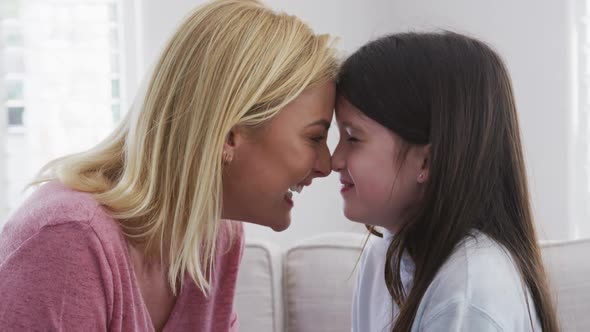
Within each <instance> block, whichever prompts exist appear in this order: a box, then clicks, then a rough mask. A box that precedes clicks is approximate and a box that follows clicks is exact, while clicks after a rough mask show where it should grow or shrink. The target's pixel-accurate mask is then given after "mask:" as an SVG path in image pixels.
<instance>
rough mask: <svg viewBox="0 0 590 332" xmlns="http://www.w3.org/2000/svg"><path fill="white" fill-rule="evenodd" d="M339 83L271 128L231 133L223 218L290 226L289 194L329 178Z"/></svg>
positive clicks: (310, 93)
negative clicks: (331, 131)
mask: <svg viewBox="0 0 590 332" xmlns="http://www.w3.org/2000/svg"><path fill="white" fill-rule="evenodd" d="M335 90H336V88H335V84H334V82H326V83H323V84H319V85H317V86H313V87H310V88H308V89H307V90H305V91H304V92H303V93H302V94H301V95H299V96H298V97H297V98H296V99H295V100H294V101H293V102H291V103H290V104H289V105H287V106H286V107H285V108H284V109H283V110H281V111H280V112H279V113H278V114H277V115H276V116H275V117H274V118H272V119H271V120H270V121H269V123H267V124H265V125H264V126H262V127H260V128H256V129H246V128H236V129H235V130H233V131H232V133H231V134H230V138H228V143H226V147H228V146H230V149H231V151H232V152H233V160H232V161H231V162H230V163H229V164H227V165H225V166H224V174H223V214H222V216H223V218H226V219H234V220H241V221H247V222H252V223H255V224H259V225H263V226H268V227H270V228H272V229H273V230H275V231H282V230H285V229H286V228H287V227H289V224H290V222H291V209H292V208H293V206H294V204H296V203H295V202H294V200H293V197H292V194H291V193H290V189H293V190H301V189H302V188H303V187H305V186H308V185H310V184H311V182H312V180H313V179H314V178H316V177H324V176H327V175H328V174H330V171H331V163H330V151H329V150H328V146H327V144H326V138H327V135H328V129H329V127H330V123H331V121H332V115H333V110H334V100H335Z"/></svg>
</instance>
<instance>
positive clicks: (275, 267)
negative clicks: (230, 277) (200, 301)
mask: <svg viewBox="0 0 590 332" xmlns="http://www.w3.org/2000/svg"><path fill="white" fill-rule="evenodd" d="M281 254H282V252H281V250H280V248H279V247H278V246H276V245H274V244H271V243H268V242H264V241H260V240H252V239H246V244H245V248H244V256H243V257H242V263H241V265H240V270H239V273H238V285H237V289H236V298H235V305H236V311H237V313H238V318H239V322H240V331H241V332H261V331H264V332H266V331H269V332H282V331H283V317H282V316H283V307H282V294H281V290H280V280H281V272H282V271H281Z"/></svg>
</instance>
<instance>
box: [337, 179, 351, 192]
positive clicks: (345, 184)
mask: <svg viewBox="0 0 590 332" xmlns="http://www.w3.org/2000/svg"><path fill="white" fill-rule="evenodd" d="M340 183H342V188H341V189H340V193H345V192H347V191H349V190H350V189H352V188H353V187H354V184H352V183H350V182H348V181H344V180H340Z"/></svg>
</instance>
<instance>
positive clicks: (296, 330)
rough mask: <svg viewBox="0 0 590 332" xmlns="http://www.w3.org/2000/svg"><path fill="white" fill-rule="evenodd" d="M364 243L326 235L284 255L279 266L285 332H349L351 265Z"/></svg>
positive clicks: (347, 235) (361, 239) (360, 238)
mask: <svg viewBox="0 0 590 332" xmlns="http://www.w3.org/2000/svg"><path fill="white" fill-rule="evenodd" d="M364 239H365V236H363V235H362V234H356V233H329V234H323V235H319V236H317V237H314V238H311V239H308V240H305V241H304V242H301V243H299V244H297V245H295V246H294V247H292V248H291V249H290V250H288V251H287V253H286V255H285V258H284V260H285V261H284V263H283V264H284V271H283V292H284V300H285V324H286V328H287V329H286V330H287V331H289V332H316V331H317V332H331V331H334V332H336V331H337V332H341V331H350V319H351V317H350V315H351V302H352V292H353V287H354V285H355V281H356V276H355V273H356V271H355V264H356V262H357V260H358V258H359V256H360V253H361V247H362V245H363V242H364Z"/></svg>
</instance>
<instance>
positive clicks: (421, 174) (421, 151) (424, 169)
mask: <svg viewBox="0 0 590 332" xmlns="http://www.w3.org/2000/svg"><path fill="white" fill-rule="evenodd" d="M417 153H418V161H419V165H420V166H419V169H418V176H417V178H416V181H418V183H425V182H426V181H428V178H429V177H430V160H431V155H430V144H426V145H423V146H420V147H418V148H417Z"/></svg>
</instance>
